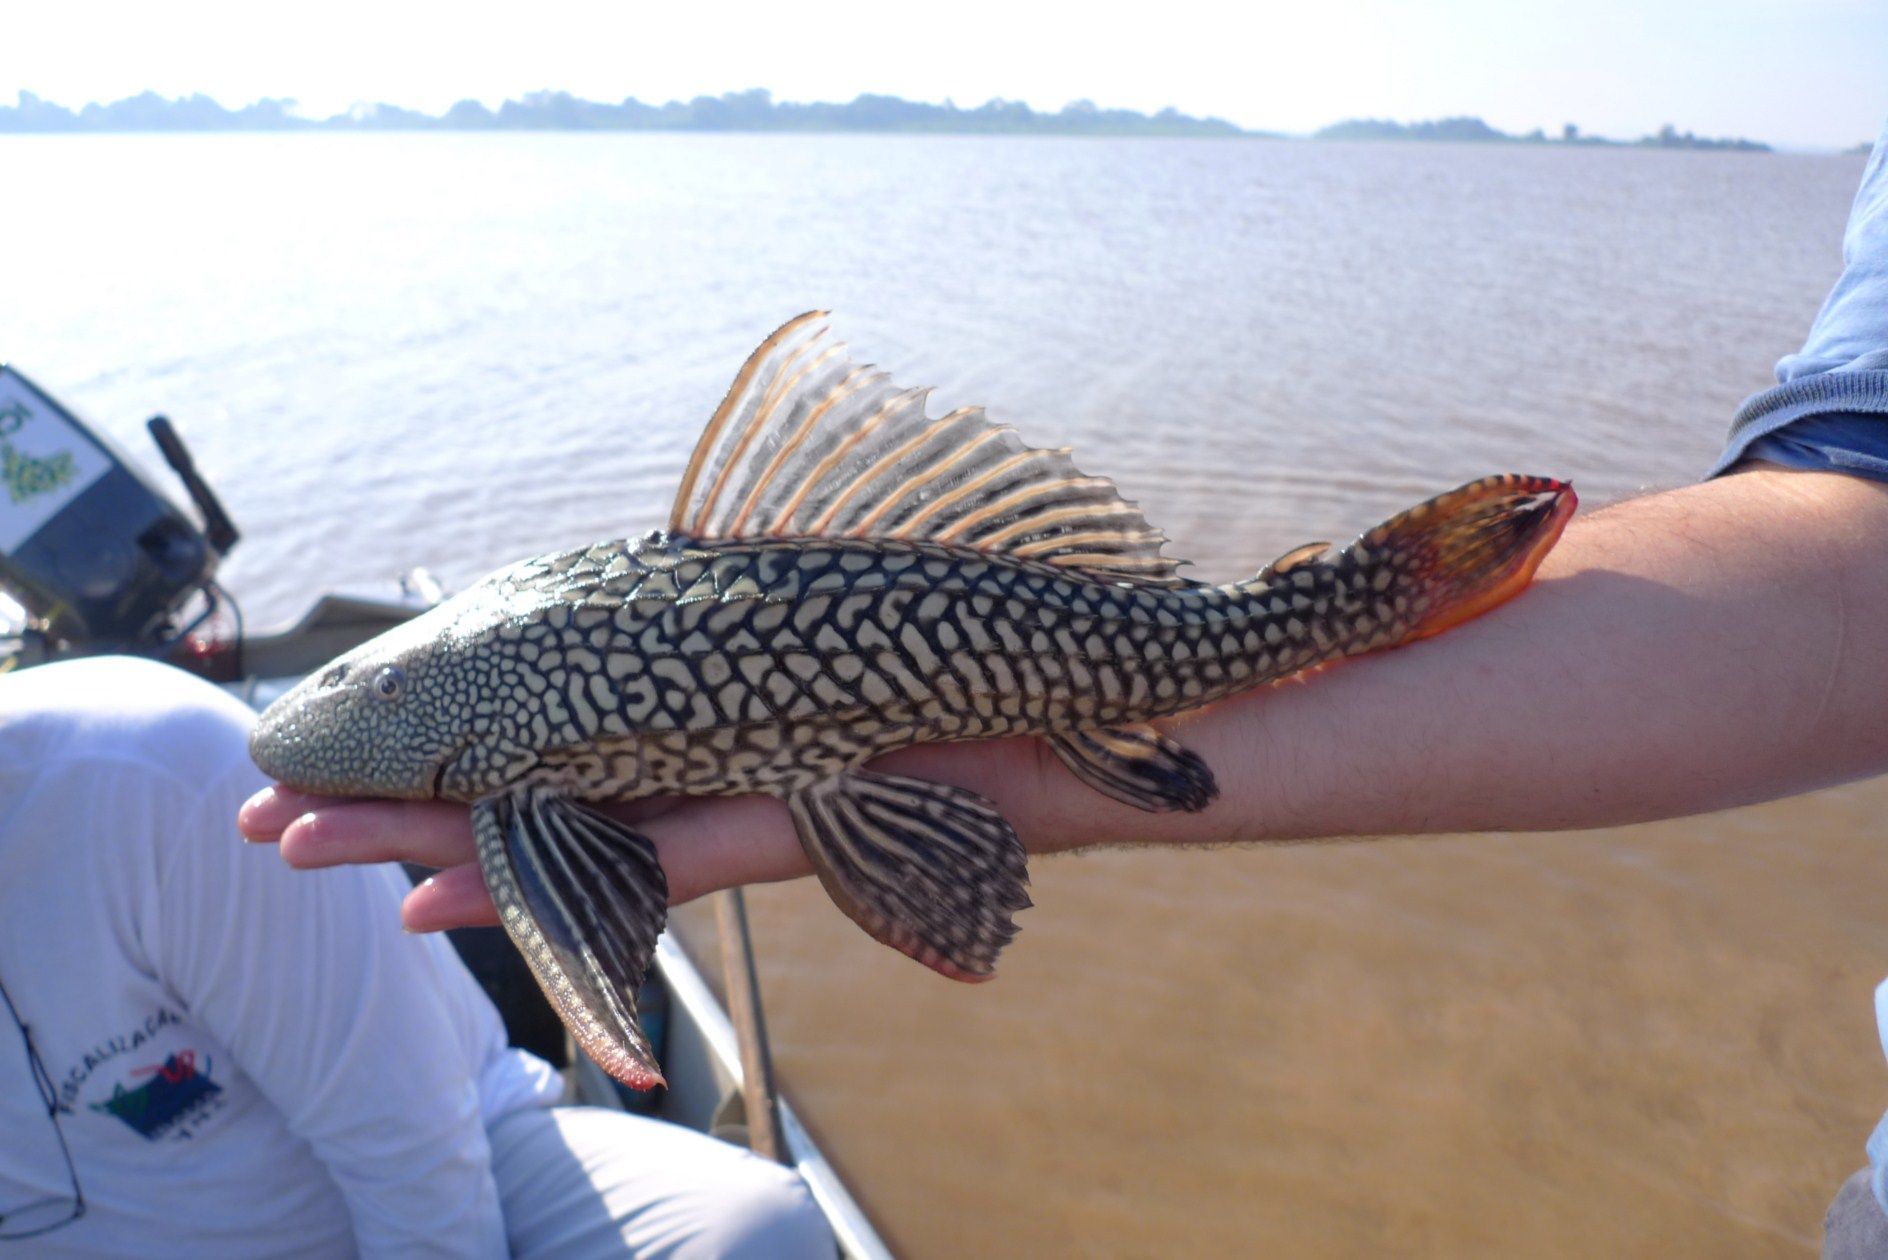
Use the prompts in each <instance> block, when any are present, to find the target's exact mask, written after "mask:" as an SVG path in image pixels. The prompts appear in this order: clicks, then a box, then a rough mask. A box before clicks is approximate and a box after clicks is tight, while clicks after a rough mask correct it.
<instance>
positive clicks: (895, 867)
mask: <svg viewBox="0 0 1888 1260" xmlns="http://www.w3.org/2000/svg"><path fill="white" fill-rule="evenodd" d="M787 806H788V808H789V810H791V812H792V814H793V823H794V826H795V828H796V829H797V830H798V831H799V835H800V845H801V847H802V848H804V849H805V850H806V855H807V857H808V858H809V859H810V860H811V861H812V863H813V870H814V872H815V873H816V874H818V876H819V881H820V883H821V884H823V885H824V886H825V888H826V891H827V893H828V894H829V895H830V896H831V897H832V899H833V901H834V902H835V903H836V904H837V905H838V906H839V908H840V909H841V910H843V911H845V912H846V914H847V915H848V916H849V917H850V918H851V919H852V921H853V922H854V923H857V924H858V925H859V926H860V927H862V928H864V929H865V930H866V932H868V933H869V934H870V935H871V936H872V937H873V938H874V939H876V940H878V941H881V942H883V943H884V944H886V945H889V946H891V947H892V948H893V949H896V950H899V951H900V952H902V953H904V954H907V955H909V956H910V957H912V958H915V959H917V960H918V961H919V962H921V963H923V964H924V965H925V966H927V967H929V968H931V969H932V970H934V971H936V972H938V973H939V974H941V975H945V976H949V977H950V978H951V979H953V980H965V981H971V982H975V981H980V980H988V979H989V978H990V977H991V976H992V975H993V974H994V972H995V969H996V959H997V955H998V954H1000V953H1001V952H1002V951H1003V947H1004V946H1005V945H1007V944H1009V942H1010V940H1011V939H1012V938H1013V937H1015V935H1016V924H1015V921H1014V920H1013V919H1012V918H1011V912H1013V911H1016V910H1023V909H1027V908H1028V907H1029V905H1030V904H1031V903H1030V900H1029V894H1028V893H1026V892H1025V891H1024V885H1026V884H1027V883H1028V882H1029V874H1028V869H1027V865H1026V862H1027V859H1026V856H1025V854H1024V852H1023V846H1022V844H1021V842H1020V841H1018V840H1017V838H1016V832H1015V831H1014V830H1012V829H1011V827H1010V825H1009V824H1008V823H1007V822H1005V821H1003V818H1002V816H1001V815H999V814H998V813H997V812H996V810H995V808H994V807H992V806H991V804H990V803H989V802H988V801H986V800H984V799H983V798H982V797H980V796H977V795H976V794H974V793H972V792H966V791H964V790H963V789H962V788H954V787H946V786H944V785H943V784H940V783H925V782H921V781H919V780H917V779H903V778H897V777H894V776H892V775H887V774H876V773H874V772H872V771H869V770H849V771H847V772H846V773H844V774H840V775H837V776H835V777H833V778H830V779H826V780H824V781H823V782H820V783H817V784H815V785H814V786H812V787H810V788H808V789H806V790H805V791H802V792H799V793H796V794H795V795H793V796H792V797H790V798H788V801H787Z"/></svg>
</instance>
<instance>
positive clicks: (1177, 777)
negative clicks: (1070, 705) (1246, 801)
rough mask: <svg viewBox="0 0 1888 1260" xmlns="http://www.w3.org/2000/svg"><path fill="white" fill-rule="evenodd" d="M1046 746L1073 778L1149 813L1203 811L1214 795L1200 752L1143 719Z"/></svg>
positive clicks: (1058, 738)
mask: <svg viewBox="0 0 1888 1260" xmlns="http://www.w3.org/2000/svg"><path fill="white" fill-rule="evenodd" d="M1049 745H1050V747H1052V748H1054V749H1055V751H1056V756H1058V757H1060V758H1062V764H1063V765H1065V766H1067V767H1068V768H1069V769H1070V770H1072V771H1074V773H1075V777H1076V778H1078V779H1080V780H1081V781H1082V782H1083V783H1086V784H1087V785H1088V786H1089V787H1092V788H1094V789H1095V790H1096V791H1097V792H1100V793H1102V794H1104V795H1106V796H1111V797H1113V798H1114V799H1115V800H1117V801H1120V802H1122V803H1123V804H1127V805H1132V806H1134V807H1135V808H1136V809H1144V810H1147V811H1149V812H1150V813H1166V812H1168V811H1171V810H1185V811H1187V812H1189V813H1192V812H1195V811H1197V810H1202V809H1205V808H1206V807H1207V805H1208V804H1210V803H1211V802H1212V799H1213V798H1214V797H1215V796H1217V795H1219V785H1218V784H1217V783H1216V782H1215V781H1214V779H1213V772H1212V770H1211V769H1210V768H1208V766H1207V764H1206V762H1205V761H1203V760H1201V758H1200V755H1199V754H1198V753H1195V752H1191V751H1189V750H1188V749H1185V748H1182V747H1181V746H1180V745H1179V744H1177V743H1175V742H1174V741H1173V740H1171V739H1169V738H1167V737H1166V736H1165V735H1162V734H1161V733H1160V732H1159V731H1157V730H1155V729H1154V728H1153V727H1152V726H1150V725H1148V724H1147V723H1145V722H1137V723H1134V724H1132V725H1127V726H1113V727H1108V728H1106V729H1104V730H1098V731H1064V732H1062V733H1061V734H1058V735H1052V736H1050V737H1049Z"/></svg>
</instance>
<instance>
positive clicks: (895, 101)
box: [0, 88, 1770, 152]
mask: <svg viewBox="0 0 1888 1260" xmlns="http://www.w3.org/2000/svg"><path fill="white" fill-rule="evenodd" d="M29 131H30V132H75V131H77V132H82V131H800V132H814V131H889V132H904V133H924V132H929V133H936V134H946V133H968V134H973V135H1059V136H1066V135H1088V136H1244V137H1263V138H1269V139H1275V138H1278V137H1279V133H1278V132H1275V131H1247V130H1244V129H1242V128H1239V127H1236V126H1234V125H1233V124H1232V123H1229V122H1227V121H1226V120H1225V119H1223V118H1195V117H1193V116H1191V115H1188V114H1183V113H1181V112H1179V111H1178V110H1175V109H1163V110H1161V111H1159V112H1158V113H1154V114H1142V113H1137V112H1136V111H1134V110H1131V109H1102V108H1101V107H1100V106H1098V105H1096V104H1095V103H1094V102H1093V101H1086V100H1083V101H1073V102H1071V103H1070V104H1068V105H1065V106H1063V107H1062V108H1061V109H1060V110H1058V111H1056V112H1055V113H1046V112H1041V111H1038V110H1034V109H1031V108H1030V107H1029V106H1028V105H1025V104H1024V103H1023V102H1021V101H1006V100H1001V99H998V100H991V101H986V102H985V103H983V104H982V105H978V106H975V107H974V108H970V109H963V108H960V107H959V106H957V105H956V104H954V103H952V102H950V101H945V102H944V103H943V104H942V105H932V104H928V103H926V102H924V101H907V100H905V99H903V98H901V97H897V96H877V95H870V94H868V95H864V96H859V97H856V98H854V99H853V100H850V101H846V102H844V103H833V102H826V101H810V102H796V101H776V100H774V98H773V94H772V93H771V92H769V91H767V90H766V89H765V88H753V89H751V90H749V91H746V92H728V93H725V94H723V95H721V96H697V97H696V98H694V99H693V100H690V101H670V102H669V103H668V104H666V105H649V104H645V103H644V102H642V101H639V100H637V99H636V98H635V97H633V96H632V97H628V98H626V99H625V100H623V101H621V102H619V103H617V104H614V105H612V104H609V103H607V102H603V101H586V100H583V99H581V98H579V97H575V96H572V95H571V94H570V93H568V92H532V93H530V94H528V95H527V96H525V97H524V99H522V100H516V101H506V102H505V103H504V104H502V105H500V106H499V107H498V108H497V109H489V108H487V107H486V106H485V105H483V104H481V103H480V102H478V101H460V102H459V103H458V104H457V105H454V106H453V107H452V108H451V109H448V110H447V111H446V112H445V113H444V114H439V115H433V114H424V113H421V112H419V111H418V110H412V109H405V108H403V107H401V106H398V105H357V106H355V107H354V108H353V109H351V110H349V111H347V112H346V113H344V114H336V115H335V116H334V117H332V118H320V119H316V118H304V117H302V116H301V115H299V114H297V113H296V112H295V102H294V101H292V100H287V99H278V98H266V99H264V100H260V101H257V102H256V103H255V104H253V105H245V106H243V107H242V108H241V109H225V108H224V107H223V106H222V105H220V104H218V103H217V102H216V101H214V100H212V99H210V98H209V97H207V96H204V95H201V94H198V95H195V96H186V97H179V98H178V99H176V100H168V99H166V98H164V97H162V96H159V95H158V94H157V93H155V92H144V93H141V94H139V95H137V96H129V97H126V98H125V99H124V100H121V101H113V102H111V103H110V104H108V105H100V104H91V105H87V106H85V107H84V108H82V109H79V110H76V111H75V110H70V109H67V108H66V107H65V106H63V105H55V104H53V103H52V102H50V101H45V100H41V99H40V98H39V97H38V96H35V95H34V94H33V93H31V92H24V91H23V92H21V93H20V94H19V103H18V104H16V105H13V106H5V105H0V133H5V132H29ZM1312 138H1313V139H1314V140H1449V141H1467V142H1472V143H1495V144H1564V145H1623V144H1634V145H1640V146H1645V147H1650V148H1658V149H1736V150H1743V151H1749V152H1768V151H1769V149H1770V146H1769V145H1767V144H1760V143H1758V142H1757V141H1755V140H1744V139H1721V140H1720V139H1710V138H1708V137H1704V136H1697V135H1693V134H1692V133H1691V132H1689V131H1685V132H1681V131H1679V130H1678V129H1677V128H1675V127H1673V126H1672V125H1671V124H1669V123H1667V124H1666V125H1665V126H1664V127H1662V128H1660V129H1659V131H1658V132H1657V133H1656V134H1654V135H1649V136H1643V137H1641V138H1640V139H1638V140H1634V141H1622V140H1608V139H1605V138H1604V137H1601V136H1590V135H1584V134H1582V133H1581V131H1580V129H1579V128H1578V127H1576V126H1574V125H1573V124H1572V123H1568V124H1566V126H1564V127H1562V128H1561V131H1560V134H1559V135H1558V136H1552V137H1550V136H1548V135H1546V134H1545V133H1543V132H1542V131H1541V130H1540V129H1539V128H1536V129H1535V130H1533V131H1531V132H1528V133H1527V134H1525V135H1518V136H1517V135H1510V134H1509V133H1507V132H1505V131H1498V130H1496V129H1495V128H1493V127H1491V126H1489V125H1488V124H1487V123H1485V122H1483V121H1482V120H1481V119H1479V118H1471V117H1462V118H1438V119H1434V120H1430V121H1425V122H1411V123H1400V122H1391V121H1389V120H1387V119H1376V118H1352V119H1349V120H1347V121H1345V122H1340V123H1334V124H1333V125H1331V126H1329V127H1326V128H1324V129H1323V130H1321V131H1318V132H1316V133H1315V134H1314V135H1313V136H1312Z"/></svg>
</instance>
